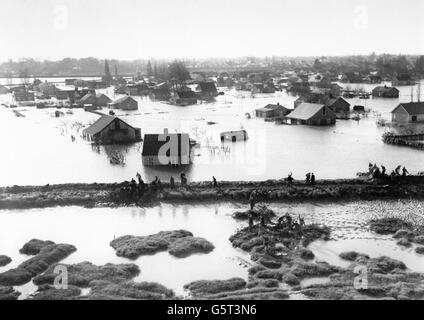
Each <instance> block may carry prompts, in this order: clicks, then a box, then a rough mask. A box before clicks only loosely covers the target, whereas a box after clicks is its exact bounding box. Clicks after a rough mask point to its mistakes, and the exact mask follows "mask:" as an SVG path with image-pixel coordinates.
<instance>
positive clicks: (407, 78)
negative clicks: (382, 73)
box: [392, 73, 415, 86]
mask: <svg viewBox="0 0 424 320" xmlns="http://www.w3.org/2000/svg"><path fill="white" fill-rule="evenodd" d="M413 85H415V80H414V79H413V78H412V77H411V75H410V74H408V73H403V74H399V75H396V76H394V77H393V78H392V86H413Z"/></svg>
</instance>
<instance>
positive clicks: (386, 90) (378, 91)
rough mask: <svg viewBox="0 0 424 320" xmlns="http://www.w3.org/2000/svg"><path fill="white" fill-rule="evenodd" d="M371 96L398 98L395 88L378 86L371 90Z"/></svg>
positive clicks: (397, 91)
mask: <svg viewBox="0 0 424 320" xmlns="http://www.w3.org/2000/svg"><path fill="white" fill-rule="evenodd" d="M372 96H373V97H378V98H399V90H398V89H396V88H395V87H388V86H379V87H376V88H374V90H372Z"/></svg>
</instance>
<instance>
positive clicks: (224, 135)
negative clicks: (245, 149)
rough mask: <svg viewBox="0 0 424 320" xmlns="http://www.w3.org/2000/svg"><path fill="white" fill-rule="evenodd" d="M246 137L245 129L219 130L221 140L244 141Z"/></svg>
mask: <svg viewBox="0 0 424 320" xmlns="http://www.w3.org/2000/svg"><path fill="white" fill-rule="evenodd" d="M247 139H248V136H247V131H246V130H237V131H225V132H221V141H222V142H224V141H226V140H227V141H231V142H237V141H246V140H247Z"/></svg>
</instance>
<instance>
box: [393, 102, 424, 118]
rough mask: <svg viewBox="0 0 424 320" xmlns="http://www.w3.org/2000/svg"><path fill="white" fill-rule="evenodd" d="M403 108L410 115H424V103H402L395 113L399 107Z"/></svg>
mask: <svg viewBox="0 0 424 320" xmlns="http://www.w3.org/2000/svg"><path fill="white" fill-rule="evenodd" d="M401 106H402V107H403V108H404V109H405V111H406V112H408V113H409V114H410V115H415V114H424V102H409V103H401V104H399V105H398V106H397V107H396V108H395V109H394V110H393V111H392V113H394V112H395V111H396V109H398V108H399V107H401Z"/></svg>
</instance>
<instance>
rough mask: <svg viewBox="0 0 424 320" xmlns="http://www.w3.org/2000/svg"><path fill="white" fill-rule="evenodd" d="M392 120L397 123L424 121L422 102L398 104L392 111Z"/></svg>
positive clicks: (423, 104)
mask: <svg viewBox="0 0 424 320" xmlns="http://www.w3.org/2000/svg"><path fill="white" fill-rule="evenodd" d="M392 121H393V122H399V123H415V122H424V102H409V103H401V104H399V105H398V106H397V107H396V108H395V109H393V111H392Z"/></svg>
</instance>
